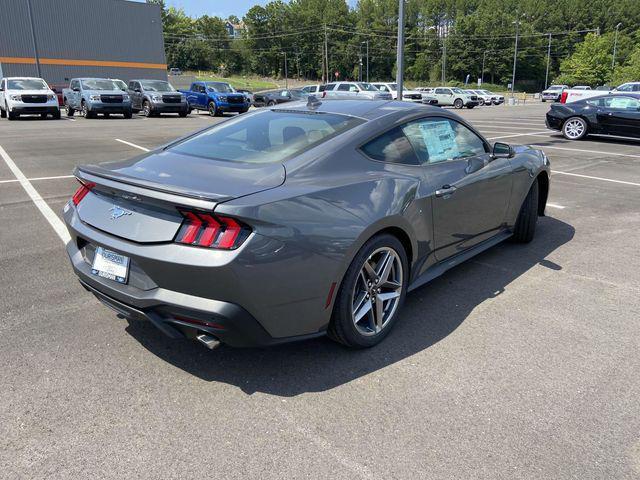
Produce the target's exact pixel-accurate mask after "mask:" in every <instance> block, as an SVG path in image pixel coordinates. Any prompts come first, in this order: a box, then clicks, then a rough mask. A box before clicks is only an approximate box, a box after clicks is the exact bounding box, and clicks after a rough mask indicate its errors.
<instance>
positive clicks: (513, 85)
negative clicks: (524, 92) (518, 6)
mask: <svg viewBox="0 0 640 480" xmlns="http://www.w3.org/2000/svg"><path fill="white" fill-rule="evenodd" d="M515 24H516V46H515V49H514V50H513V74H512V75H511V98H513V96H514V94H515V88H516V64H517V62H518V35H519V34H520V15H518V16H517V17H516V21H515Z"/></svg>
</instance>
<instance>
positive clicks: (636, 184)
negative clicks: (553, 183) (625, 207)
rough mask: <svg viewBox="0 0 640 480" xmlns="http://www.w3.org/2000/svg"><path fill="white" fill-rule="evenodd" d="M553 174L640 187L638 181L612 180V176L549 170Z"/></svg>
mask: <svg viewBox="0 0 640 480" xmlns="http://www.w3.org/2000/svg"><path fill="white" fill-rule="evenodd" d="M551 173H553V174H559V175H570V176H572V177H580V178H590V179H592V180H602V181H603V182H613V183H621V184H623V185H633V186H634V187H640V183H635V182H626V181H624V180H613V179H612V178H602V177H593V176H591V175H581V174H579V173H569V172H559V171H558V170H551Z"/></svg>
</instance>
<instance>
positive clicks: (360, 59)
mask: <svg viewBox="0 0 640 480" xmlns="http://www.w3.org/2000/svg"><path fill="white" fill-rule="evenodd" d="M358 81H359V82H361V81H362V43H361V44H360V50H359V51H358Z"/></svg>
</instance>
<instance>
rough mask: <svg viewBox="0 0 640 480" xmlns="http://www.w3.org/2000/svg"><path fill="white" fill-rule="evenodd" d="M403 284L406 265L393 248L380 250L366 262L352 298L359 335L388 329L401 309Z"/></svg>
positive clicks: (354, 320)
mask: <svg viewBox="0 0 640 480" xmlns="http://www.w3.org/2000/svg"><path fill="white" fill-rule="evenodd" d="M402 282H403V268H402V261H401V260H400V256H399V255H398V253H397V252H396V251H395V250H393V249H392V248H390V247H382V248H378V249H377V250H375V251H374V252H373V253H372V254H371V255H370V256H369V258H367V259H366V260H365V262H364V265H363V266H362V268H361V269H360V273H359V274H358V278H357V280H356V284H355V285H354V288H353V294H352V299H353V300H352V308H351V317H352V320H353V324H354V326H355V327H356V329H357V330H358V332H359V333H361V334H362V335H365V336H371V335H375V334H377V333H379V332H380V331H382V330H383V329H384V328H385V327H386V326H387V324H388V323H389V321H390V320H391V319H392V318H393V316H394V315H395V313H396V310H397V308H398V304H399V302H400V296H401V294H402Z"/></svg>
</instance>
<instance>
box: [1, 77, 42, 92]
mask: <svg viewBox="0 0 640 480" xmlns="http://www.w3.org/2000/svg"><path fill="white" fill-rule="evenodd" d="M7 83H8V85H7V88H8V89H9V90H47V84H46V83H44V80H40V79H39V78H18V79H14V80H8V81H7Z"/></svg>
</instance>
